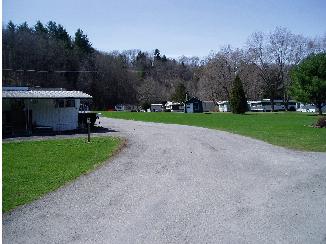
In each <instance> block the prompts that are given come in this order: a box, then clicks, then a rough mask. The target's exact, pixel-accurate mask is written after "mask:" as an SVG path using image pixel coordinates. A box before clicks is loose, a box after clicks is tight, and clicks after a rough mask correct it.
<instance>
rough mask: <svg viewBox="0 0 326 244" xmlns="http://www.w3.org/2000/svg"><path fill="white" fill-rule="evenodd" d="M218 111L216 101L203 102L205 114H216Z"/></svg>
mask: <svg viewBox="0 0 326 244" xmlns="http://www.w3.org/2000/svg"><path fill="white" fill-rule="evenodd" d="M216 110H217V106H216V104H215V103H214V101H203V111H204V112H214V111H216Z"/></svg>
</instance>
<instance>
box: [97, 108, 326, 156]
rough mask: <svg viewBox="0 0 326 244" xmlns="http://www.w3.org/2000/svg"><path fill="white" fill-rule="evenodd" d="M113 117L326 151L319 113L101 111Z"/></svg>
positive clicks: (325, 139)
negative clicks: (187, 127)
mask: <svg viewBox="0 0 326 244" xmlns="http://www.w3.org/2000/svg"><path fill="white" fill-rule="evenodd" d="M102 114H103V115H104V116H107V117H110V118H120V119H130V120H141V121H151V122H161V123H169V124H183V125H194V126H200V127H206V128H212V129H219V130H225V131H229V132H232V133H237V134H241V135H245V136H250V137H253V138H257V139H260V140H263V141H266V142H269V143H271V144H274V145H279V146H284V147H288V148H293V149H299V150H305V151H320V152H326V129H317V128H312V127H311V125H312V124H314V123H315V122H316V120H317V118H318V117H317V116H315V115H314V114H307V113H296V112H280V113H247V114H245V115H236V114H232V113H211V114H205V113H203V114H184V113H131V112H102Z"/></svg>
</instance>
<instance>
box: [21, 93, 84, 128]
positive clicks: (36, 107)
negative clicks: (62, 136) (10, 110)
mask: <svg viewBox="0 0 326 244" xmlns="http://www.w3.org/2000/svg"><path fill="white" fill-rule="evenodd" d="M25 104H26V107H29V109H30V110H32V118H33V124H36V125H38V126H49V127H52V128H53V130H54V131H65V130H75V129H77V127H78V110H79V106H80V99H75V107H65V108H58V107H57V108H56V107H55V100H54V99H33V100H32V101H30V100H28V101H26V103H25Z"/></svg>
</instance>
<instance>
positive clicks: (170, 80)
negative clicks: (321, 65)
mask: <svg viewBox="0 0 326 244" xmlns="http://www.w3.org/2000/svg"><path fill="white" fill-rule="evenodd" d="M2 31H3V45H2V59H3V79H2V80H3V85H30V86H41V87H63V88H66V89H69V90H72V89H74V90H82V91H84V92H87V93H89V94H90V95H92V96H93V98H94V99H93V101H94V104H95V107H96V108H98V109H107V108H109V107H112V106H114V105H115V104H119V103H129V104H140V105H143V106H145V105H146V104H149V103H154V102H155V103H156V102H161V101H167V100H170V99H172V98H173V99H176V100H180V99H181V100H182V94H181V96H180V94H178V93H180V91H182V92H183V91H188V93H189V94H191V95H192V96H197V97H199V98H200V99H202V100H213V101H220V100H229V99H230V95H231V89H232V87H233V84H234V81H235V77H236V76H239V78H240V79H241V81H242V83H243V87H244V90H245V95H246V97H247V99H248V100H259V99H263V98H270V99H271V101H272V106H273V101H274V100H276V99H283V100H284V101H285V103H286V102H287V101H289V99H291V93H290V90H291V89H290V88H291V85H292V82H293V81H292V79H291V76H290V71H291V70H292V69H293V67H295V66H296V65H298V64H299V62H300V61H302V60H303V59H304V58H306V57H308V56H309V55H311V54H313V53H323V52H325V51H326V36H324V37H318V38H308V37H304V36H302V35H296V34H293V33H292V32H291V31H289V30H287V29H286V28H282V27H277V28H275V29H274V30H273V31H272V32H270V33H262V32H256V33H253V34H252V35H251V36H249V37H248V41H247V43H246V45H245V46H244V47H243V48H232V47H230V46H225V47H224V48H221V49H220V50H218V51H216V52H211V53H210V54H209V55H208V56H207V57H204V58H199V57H196V56H194V57H185V56H182V57H179V58H178V59H172V58H168V57H166V56H165V55H164V54H161V53H160V51H159V49H156V50H154V51H153V52H147V51H142V50H138V49H134V50H126V51H113V52H109V53H107V52H103V51H100V50H97V49H95V48H94V47H93V46H92V43H91V42H90V40H89V39H88V37H87V35H86V34H85V33H84V32H83V31H82V30H81V29H78V30H77V31H76V32H75V34H74V36H70V35H69V34H68V32H67V30H66V29H65V28H64V27H63V26H62V25H61V24H57V23H56V22H54V21H49V22H48V23H47V24H43V23H41V22H40V21H38V22H37V23H36V24H35V25H34V26H28V24H27V23H26V22H25V23H22V24H19V25H16V24H14V23H13V22H11V21H10V22H9V23H8V24H7V25H5V26H3V30H2ZM108 48H114V47H108Z"/></svg>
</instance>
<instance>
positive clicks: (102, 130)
mask: <svg viewBox="0 0 326 244" xmlns="http://www.w3.org/2000/svg"><path fill="white" fill-rule="evenodd" d="M109 132H119V131H116V130H113V129H109V128H105V127H102V126H94V127H92V128H91V133H97V134H100V133H103V134H104V133H109ZM87 133H88V132H87V129H77V130H69V131H37V130H36V131H33V132H32V134H28V133H27V132H26V131H16V132H14V133H13V134H3V135H2V138H3V139H7V138H16V137H31V136H58V135H80V134H82V135H83V134H85V135H86V134H87Z"/></svg>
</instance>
